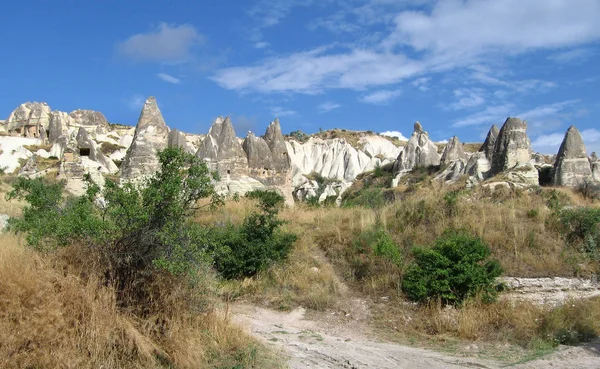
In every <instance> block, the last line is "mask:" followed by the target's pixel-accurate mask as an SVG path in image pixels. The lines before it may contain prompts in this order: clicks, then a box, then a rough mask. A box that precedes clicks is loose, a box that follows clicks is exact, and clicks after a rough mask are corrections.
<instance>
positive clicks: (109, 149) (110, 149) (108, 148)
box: [100, 142, 125, 156]
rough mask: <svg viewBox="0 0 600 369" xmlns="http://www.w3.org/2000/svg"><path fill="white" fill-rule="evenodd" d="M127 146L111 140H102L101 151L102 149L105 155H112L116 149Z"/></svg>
mask: <svg viewBox="0 0 600 369" xmlns="http://www.w3.org/2000/svg"><path fill="white" fill-rule="evenodd" d="M124 148H125V147H123V146H121V145H118V144H113V143H110V142H102V144H101V145H100V151H102V153H103V154H104V155H107V156H108V155H110V154H112V153H114V152H116V151H119V150H121V149H124Z"/></svg>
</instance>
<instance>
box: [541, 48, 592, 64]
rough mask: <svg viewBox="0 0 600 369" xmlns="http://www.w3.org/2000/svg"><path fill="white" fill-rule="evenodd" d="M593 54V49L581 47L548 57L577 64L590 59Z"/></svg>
mask: <svg viewBox="0 0 600 369" xmlns="http://www.w3.org/2000/svg"><path fill="white" fill-rule="evenodd" d="M593 55H594V52H593V51H592V50H591V49H585V48H579V49H573V50H568V51H563V52H560V53H556V54H553V55H550V56H549V57H548V59H550V60H552V61H554V62H556V63H560V64H569V63H572V64H577V63H582V62H584V61H586V60H588V59H589V58H590V57H592V56H593Z"/></svg>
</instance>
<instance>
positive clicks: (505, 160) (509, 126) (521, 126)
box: [490, 118, 531, 176]
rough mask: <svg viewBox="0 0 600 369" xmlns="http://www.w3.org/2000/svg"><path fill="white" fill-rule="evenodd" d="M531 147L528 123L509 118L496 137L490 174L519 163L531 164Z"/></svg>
mask: <svg viewBox="0 0 600 369" xmlns="http://www.w3.org/2000/svg"><path fill="white" fill-rule="evenodd" d="M530 161H531V149H530V141H529V137H527V123H526V122H524V121H521V120H520V119H519V118H508V119H506V122H504V125H503V126H502V129H500V132H499V133H498V137H497V138H496V143H495V145H494V153H493V157H492V168H491V173H490V175H492V176H494V175H496V174H499V173H501V172H503V171H506V170H509V169H512V168H515V167H516V166H518V165H525V164H529V162H530Z"/></svg>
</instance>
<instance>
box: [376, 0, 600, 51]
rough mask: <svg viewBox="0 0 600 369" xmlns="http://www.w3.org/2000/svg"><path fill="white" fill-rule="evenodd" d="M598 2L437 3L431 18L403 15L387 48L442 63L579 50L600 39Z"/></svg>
mask: <svg viewBox="0 0 600 369" xmlns="http://www.w3.org/2000/svg"><path fill="white" fill-rule="evenodd" d="M599 15H600V2H598V1H597V0H548V1H522V0H503V1H480V0H467V1H459V0H448V1H439V2H437V3H436V5H435V6H434V7H433V9H432V10H431V12H428V13H426V12H422V11H405V12H402V13H400V14H399V15H398V16H397V17H396V18H395V24H396V29H395V31H394V32H393V33H392V34H391V35H390V37H389V38H388V40H387V41H386V46H388V47H394V46H396V45H409V46H411V47H413V48H414V49H415V50H417V51H428V52H431V53H434V54H436V55H438V56H440V57H441V58H440V60H442V61H447V60H448V59H455V58H459V57H460V58H462V59H463V60H464V59H465V58H468V57H473V56H477V55H482V54H486V53H489V52H501V53H509V54H516V53H520V52H524V51H527V50H531V49H546V48H558V47H565V46H573V45H579V44H583V43H586V42H591V41H595V40H597V39H598V38H600V22H598V16H599Z"/></svg>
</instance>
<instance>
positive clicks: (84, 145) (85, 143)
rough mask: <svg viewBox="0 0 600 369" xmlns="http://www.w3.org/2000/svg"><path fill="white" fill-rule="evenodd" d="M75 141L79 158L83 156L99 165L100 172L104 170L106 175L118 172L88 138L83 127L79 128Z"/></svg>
mask: <svg viewBox="0 0 600 369" xmlns="http://www.w3.org/2000/svg"><path fill="white" fill-rule="evenodd" d="M75 140H76V141H77V148H78V149H79V156H85V157H87V158H88V159H89V160H91V161H94V162H96V163H98V164H100V165H101V166H102V167H103V168H102V169H100V171H104V170H105V171H106V172H107V173H116V172H118V171H119V168H118V167H117V166H116V165H115V163H114V162H113V161H112V160H110V159H109V158H107V157H106V156H104V154H103V153H102V151H100V148H99V147H98V144H97V143H96V142H95V141H94V140H92V139H91V138H90V136H89V135H88V132H87V131H86V129H85V128H84V127H80V128H79V131H78V132H77V137H76V138H75Z"/></svg>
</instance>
